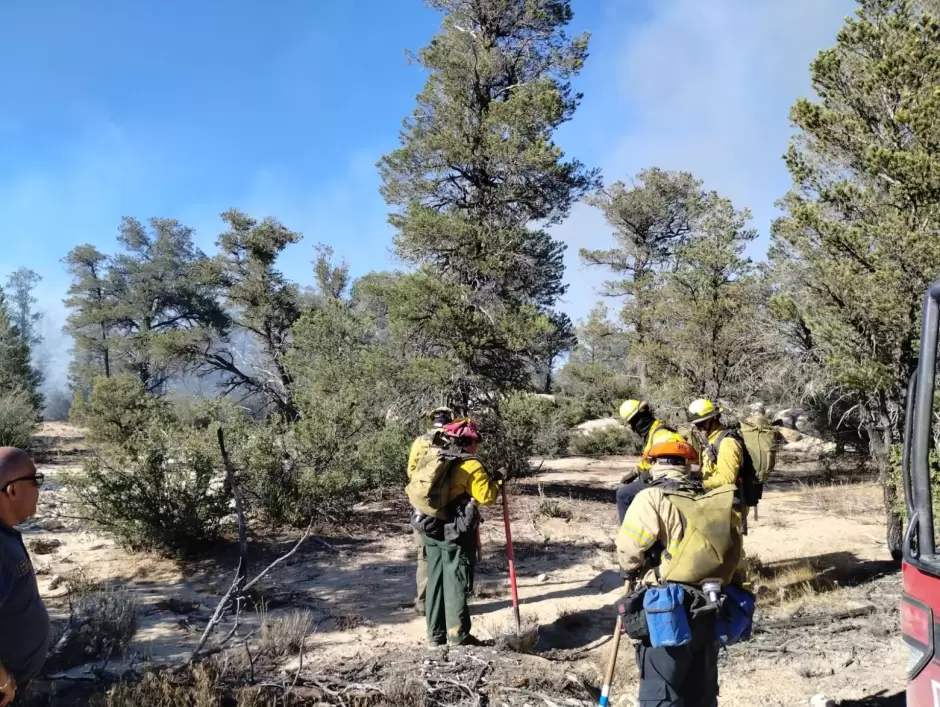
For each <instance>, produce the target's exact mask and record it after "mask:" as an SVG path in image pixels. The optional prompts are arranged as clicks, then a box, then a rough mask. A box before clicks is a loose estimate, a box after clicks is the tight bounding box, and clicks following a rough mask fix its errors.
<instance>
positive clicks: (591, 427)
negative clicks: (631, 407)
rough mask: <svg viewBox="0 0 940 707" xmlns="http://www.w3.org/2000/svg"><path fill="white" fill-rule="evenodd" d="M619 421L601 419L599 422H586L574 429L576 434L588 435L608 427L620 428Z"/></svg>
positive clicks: (611, 418) (610, 418)
mask: <svg viewBox="0 0 940 707" xmlns="http://www.w3.org/2000/svg"><path fill="white" fill-rule="evenodd" d="M620 426H621V424H620V420H618V419H616V418H613V417H603V418H601V419H600V420H588V421H586V422H582V423H581V424H580V425H578V426H577V427H575V429H576V430H577V431H578V434H582V435H589V434H591V433H592V432H594V431H595V430H602V429H606V428H608V427H620Z"/></svg>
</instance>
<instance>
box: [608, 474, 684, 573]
mask: <svg viewBox="0 0 940 707" xmlns="http://www.w3.org/2000/svg"><path fill="white" fill-rule="evenodd" d="M650 474H651V475H652V476H653V478H654V479H658V478H668V479H675V480H676V481H681V480H683V479H685V478H686V471H685V469H684V468H683V467H677V466H672V465H667V464H662V463H660V464H656V465H654V466H653V467H652V469H650ZM657 540H658V541H659V542H660V544H661V545H662V546H663V547H664V548H666V553H668V554H669V555H672V554H675V552H676V550H677V549H678V547H679V543H680V542H681V541H682V516H681V515H680V513H679V511H678V510H676V507H675V506H673V505H672V504H671V503H670V502H669V500H668V499H667V498H666V496H665V495H664V494H663V491H662V489H661V488H657V487H655V486H651V487H650V488H647V489H643V490H642V491H640V493H639V494H637V497H636V498H635V499H633V503H631V504H630V507H629V508H628V509H627V514H626V515H625V516H624V518H623V524H622V525H621V526H620V531H619V532H618V533H617V540H616V545H617V562H618V563H619V564H620V568H621V569H622V570H624V571H625V572H636V571H637V570H639V569H640V568H641V567H643V562H644V560H645V559H646V551H647V550H649V549H650V548H651V547H652V546H653V544H654V543H655V542H656V541H657ZM668 567H669V559H668V557H667V555H666V554H664V555H663V560H662V564H661V565H660V572H661V573H663V574H665V572H666V570H667V569H668ZM643 582H645V583H647V584H656V583H657V580H656V576H655V574H653V572H652V571H650V572H648V573H647V575H646V577H644V578H643Z"/></svg>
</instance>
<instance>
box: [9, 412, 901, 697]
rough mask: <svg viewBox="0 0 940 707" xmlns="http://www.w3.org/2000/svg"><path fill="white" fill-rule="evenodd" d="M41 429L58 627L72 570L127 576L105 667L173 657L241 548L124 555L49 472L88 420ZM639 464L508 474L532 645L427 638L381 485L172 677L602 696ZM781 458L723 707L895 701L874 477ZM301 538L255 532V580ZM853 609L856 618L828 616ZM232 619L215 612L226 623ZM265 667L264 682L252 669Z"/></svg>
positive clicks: (894, 635) (278, 686) (488, 616)
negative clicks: (202, 666) (629, 501)
mask: <svg viewBox="0 0 940 707" xmlns="http://www.w3.org/2000/svg"><path fill="white" fill-rule="evenodd" d="M45 432H46V436H47V437H48V438H50V439H55V440H57V441H54V442H49V443H48V449H49V450H51V451H50V454H51V457H49V459H51V461H49V460H48V459H45V458H44V461H43V465H42V470H43V471H44V472H45V473H46V474H47V478H48V479H49V482H48V484H47V488H45V489H44V491H43V493H42V499H41V503H40V512H39V516H38V517H37V518H36V519H35V520H33V521H31V522H30V523H28V524H27V525H26V527H25V528H24V536H25V537H26V539H27V542H33V541H39V542H41V543H43V544H44V547H45V548H47V549H48V550H49V551H48V552H46V553H45V554H38V553H37V554H35V555H34V561H35V563H36V566H37V568H38V572H39V575H40V577H39V579H40V583H41V591H42V593H43V595H44V597H45V598H46V600H47V602H48V603H49V606H50V609H51V610H52V613H53V615H54V617H55V618H56V620H57V621H59V622H60V623H64V622H65V620H66V618H67V617H68V611H69V593H70V590H69V587H70V586H72V585H73V584H75V583H77V582H89V583H96V584H98V585H100V586H102V587H112V588H120V589H121V590H122V591H124V592H125V593H126V594H127V595H129V596H130V597H132V598H133V600H134V602H135V603H136V605H137V617H136V627H137V628H136V632H135V633H134V635H133V637H132V638H131V640H130V642H129V643H128V644H127V646H126V647H125V648H122V651H121V655H114V656H111V657H110V658H109V659H108V663H107V666H106V668H107V670H106V672H111V673H112V674H119V673H120V672H121V671H124V670H127V669H129V668H133V669H134V670H137V671H139V670H140V669H141V668H156V667H158V666H174V665H179V664H180V663H181V662H183V661H185V660H186V658H187V657H188V655H189V653H190V652H191V651H192V650H193V648H194V647H195V646H196V644H197V643H198V641H199V636H200V634H201V632H202V630H203V629H204V628H205V626H206V624H207V622H208V621H209V618H210V616H211V613H212V611H213V609H214V607H215V605H216V604H217V603H218V601H219V598H220V597H221V596H222V594H224V593H225V591H226V589H227V588H228V586H229V585H230V584H231V579H232V572H233V569H234V566H235V563H236V561H235V557H236V553H235V550H234V548H223V549H222V550H220V552H218V553H217V554H216V555H214V556H212V557H208V558H205V559H203V560H199V561H193V562H187V563H179V562H173V561H169V560H165V559H161V558H158V557H153V556H147V555H141V554H134V553H129V552H126V551H124V550H122V549H121V548H118V547H116V546H115V544H114V543H113V542H112V541H110V540H109V539H107V538H105V537H103V536H101V535H100V534H98V533H95V532H91V531H89V530H88V529H87V526H86V524H85V523H84V522H83V521H82V520H81V519H80V518H77V517H75V512H74V511H73V510H71V509H70V507H69V505H68V496H67V489H63V488H61V487H59V486H58V485H57V483H56V478H57V475H58V472H59V471H60V470H61V469H62V468H68V467H73V466H75V465H77V464H79V463H80V461H81V455H82V454H84V453H85V452H84V451H83V449H82V444H81V434H80V432H79V431H77V430H75V429H74V428H70V427H68V426H65V425H56V426H47V428H46V430H45ZM62 440H65V441H64V442H63V441H62ZM60 446H61V449H63V451H61V452H55V450H56V449H59V448H60ZM632 463H634V460H630V459H627V458H615V459H587V458H571V459H562V460H556V461H548V462H545V463H544V465H543V467H542V471H541V473H540V474H539V475H537V476H535V477H533V478H529V479H523V480H519V481H516V482H513V483H512V484H511V487H510V493H509V504H510V511H511V516H512V519H513V536H514V540H515V551H516V560H517V571H518V573H519V593H520V599H521V602H522V614H523V617H524V620H525V621H527V622H530V623H532V624H535V625H537V627H538V635H537V640H536V642H535V645H534V648H533V653H532V654H530V655H521V654H518V653H512V652H507V651H500V650H497V649H496V648H495V647H490V648H471V649H455V650H451V651H443V652H441V651H432V650H429V649H427V648H426V647H425V633H426V631H425V623H424V619H423V618H422V617H419V616H417V615H416V614H415V613H414V611H413V609H412V602H413V599H414V592H415V587H414V568H415V555H416V547H415V542H414V538H413V536H412V534H411V530H410V528H409V527H408V525H407V508H406V503H405V500H404V498H403V495H395V494H386V495H385V497H384V498H377V499H375V500H373V501H370V502H367V503H362V504H360V505H359V506H357V508H356V510H355V513H353V514H352V515H351V516H350V517H348V518H342V519H336V521H337V522H335V523H332V524H331V525H329V526H323V527H320V528H316V532H319V533H320V535H321V536H322V538H323V540H324V541H325V544H322V543H318V542H314V541H308V542H307V543H306V544H305V545H304V546H303V547H302V548H301V549H300V550H299V551H298V552H297V553H296V554H295V555H294V556H292V557H291V558H290V559H289V560H287V561H286V562H285V563H283V565H281V566H279V567H278V568H277V569H276V570H275V571H274V572H272V574H271V575H270V577H269V578H268V579H267V580H265V581H264V582H263V583H262V587H261V589H260V591H259V592H257V601H256V603H255V605H254V606H253V607H251V608H250V609H249V610H246V611H245V612H244V613H243V616H242V617H241V622H242V625H241V627H240V629H239V630H240V632H241V633H240V635H241V634H244V635H248V634H251V635H252V638H251V641H250V642H249V645H250V646H252V648H251V651H254V653H251V654H250V659H249V656H245V655H244V653H245V651H244V650H240V656H236V655H234V654H223V655H220V656H218V659H217V660H216V661H214V662H213V665H214V666H215V667H214V668H213V670H215V673H213V674H212V675H209V674H208V673H201V675H202V677H199V678H198V679H197V676H195V675H194V674H189V673H179V672H177V673H175V677H174V678H173V679H174V680H176V681H177V683H174V684H182V685H185V686H189V687H192V689H196V688H195V687H193V686H194V685H196V684H197V683H198V681H199V680H203V682H204V683H206V681H208V683H206V684H211V685H213V686H214V685H216V682H218V681H219V680H221V681H222V683H223V684H224V685H227V686H228V687H227V688H226V691H225V694H227V695H228V697H227V698H226V699H228V700H236V701H234V702H231V701H229V702H226V701H224V700H223V702H222V703H221V704H259V705H260V704H282V703H284V700H285V695H286V699H287V700H288V701H290V700H294V702H292V704H302V703H307V704H330V705H333V704H336V705H340V704H345V705H385V704H388V705H392V704H394V705H416V706H417V705H444V704H447V705H463V704H467V705H470V704H491V705H498V704H507V705H523V704H531V705H539V704H559V705H561V704H566V705H579V704H584V705H589V704H595V703H596V697H597V694H596V692H597V690H598V689H599V686H600V682H601V673H602V670H603V666H604V664H605V661H606V659H607V655H608V651H609V650H610V646H611V644H610V640H609V638H608V636H609V634H610V632H611V631H612V629H613V625H614V619H615V616H616V614H615V609H614V606H615V603H616V601H617V599H618V598H619V597H620V594H621V586H622V585H621V581H620V578H619V573H618V572H617V569H616V562H615V558H614V544H613V540H614V537H615V534H616V531H617V527H616V525H617V520H616V519H617V516H616V507H615V505H614V491H615V489H616V487H617V485H618V483H619V479H620V477H621V476H622V475H623V473H624V472H625V471H626V470H627V468H629V466H630V465H631V464H632ZM783 466H784V469H782V470H781V471H780V473H779V474H778V475H777V477H776V478H775V479H774V482H773V483H772V484H771V485H770V487H769V488H768V490H767V492H766V494H765V499H764V501H763V502H762V503H761V506H760V513H759V518H758V519H757V520H752V521H751V523H750V532H749V535H748V537H747V539H746V549H747V552H748V555H749V556H750V558H751V560H752V563H753V565H754V569H755V572H754V574H755V582H756V584H757V586H758V588H759V592H760V612H759V621H758V628H757V630H756V632H755V635H754V638H753V640H752V641H751V642H749V643H746V644H742V645H739V646H734V647H732V649H730V650H728V651H727V652H723V654H722V658H721V661H722V663H721V695H722V696H721V701H720V704H722V705H729V706H736V707H745V706H747V707H754V706H755V705H767V706H777V705H781V706H782V705H806V704H809V700H810V697H812V696H813V695H815V694H818V693H825V694H826V695H827V696H828V697H829V698H831V699H833V700H836V701H837V704H845V705H852V704H854V705H865V704H867V705H878V704H882V705H891V704H903V702H896V701H895V702H892V700H896V699H897V697H896V695H899V694H900V693H901V692H902V691H903V688H904V670H905V665H904V662H905V654H904V651H903V648H902V644H901V642H900V638H899V629H898V617H897V608H898V600H899V596H900V579H899V573H898V568H897V567H896V566H895V565H894V564H893V563H892V562H890V559H889V557H888V553H887V550H886V547H885V543H884V539H883V536H884V528H883V518H882V512H881V506H880V491H879V490H878V488H877V487H876V486H875V485H874V484H873V483H872V482H871V480H870V479H867V478H863V479H859V478H858V476H857V475H851V474H847V475H845V476H844V477H839V476H838V475H837V476H836V477H835V481H834V482H833V481H832V479H833V477H832V476H831V475H830V476H829V477H828V478H829V480H828V481H827V480H826V477H825V475H824V474H823V473H822V471H821V470H820V469H819V468H818V465H814V464H813V463H812V462H809V461H806V460H803V461H800V462H798V463H797V462H794V463H792V464H791V463H789V462H788V463H784V464H783ZM484 518H485V520H484V524H483V526H482V539H483V552H482V561H481V563H480V565H479V566H478V568H477V577H476V592H475V596H474V598H473V600H472V612H473V625H474V629H473V630H474V634H475V635H477V636H478V637H479V638H481V639H484V640H490V641H495V640H496V639H498V638H499V637H501V636H504V635H505V634H506V633H507V632H508V631H511V630H512V625H513V619H512V604H511V599H510V592H509V586H508V574H507V561H506V554H505V536H504V531H503V523H502V508H501V505H500V503H499V502H497V504H496V505H495V506H493V507H491V508H488V509H486V511H485V513H484ZM297 538H298V534H297V533H284V534H282V535H279V536H275V537H253V538H252V546H251V553H252V554H251V558H252V559H251V561H252V567H251V568H249V574H251V572H252V571H253V570H257V569H260V568H261V567H264V566H265V565H266V564H267V563H268V562H270V560H271V559H273V558H274V557H277V556H278V555H280V554H283V553H284V552H285V551H286V548H288V547H289V546H290V545H291V544H293V543H294V542H296V540H297ZM56 543H58V544H56ZM851 610H858V611H857V615H845V617H844V618H841V619H839V620H836V621H834V622H833V621H831V620H829V619H828V618H827V617H830V616H833V615H842V614H845V612H846V611H851ZM230 628H231V617H227V618H226V619H225V621H224V622H223V624H222V625H220V627H219V632H220V633H222V634H224V633H226V632H227V631H228V630H229V629H230ZM301 654H302V655H303V660H302V664H301V661H300V655H301ZM92 668H95V669H99V670H100V669H101V662H100V661H99V662H97V663H93V664H86V665H84V666H79V667H76V668H72V669H71V670H70V671H69V672H68V676H69V677H70V678H72V680H71V681H69V682H67V683H62V682H59V683H57V685H58V687H57V688H56V689H57V690H59V691H60V692H61V690H62V689H65V690H66V692H68V691H69V690H71V691H72V692H71V693H69V694H70V695H72V697H69V698H68V699H73V698H74V695H76V694H78V693H76V692H75V691H76V690H79V689H80V688H79V687H76V685H79V686H80V685H82V684H84V683H80V682H79V683H76V680H75V678H81V679H88V680H87V681H88V682H91V680H90V678H91V677H93V675H92V673H90V672H89V671H90V670H91V669H92ZM265 670H266V671H269V676H268V677H265V678H264V679H261V678H260V677H259V676H260V675H261V674H262V673H263V671H265ZM252 677H254V678H255V679H254V681H252V680H251V678H252ZM636 680H637V671H636V667H635V665H634V662H633V656H632V650H631V649H630V646H629V642H628V641H626V639H625V641H624V643H623V644H622V645H621V655H620V658H619V661H618V674H617V679H616V683H615V688H614V700H613V702H612V703H613V704H614V705H631V704H633V702H632V699H633V695H635V694H636ZM252 682H254V683H255V684H249V683H252ZM262 682H267V683H269V684H268V686H267V687H263V686H261V685H260V683H262ZM63 685H64V686H65V687H62V686H63ZM40 687H41V688H46V689H47V688H48V683H47V684H45V685H41V686H40ZM161 689H163V688H161ZM166 689H167V690H169V689H170V688H169V687H167V688H166ZM174 689H175V688H174ZM180 689H182V688H180ZM187 689H188V688H187ZM206 689H209V688H206ZM212 690H216V687H212V689H211V690H210V692H211V691H212ZM212 694H217V693H215V692H213V693H212ZM251 695H253V696H251ZM249 697H250V699H251V700H257V701H248V700H249ZM139 698H140V696H139V695H138V696H137V698H135V699H139ZM37 699H44V698H37ZM63 699H65V698H64V697H63ZM75 699H77V698H75ZM81 699H86V697H82V698H81ZM148 699H149V698H148ZM161 699H163V698H161ZM901 699H902V700H903V698H901ZM479 700H483V701H479ZM546 700H548V701H549V702H546ZM879 700H880V701H879ZM86 703H87V700H86V701H85V702H81V701H79V702H68V701H60V702H58V703H56V704H86ZM35 704H45V703H44V702H36V703H35ZM113 704H121V703H117V702H114V703H113ZM154 704H161V703H159V702H154ZM166 704H172V702H167V703H166ZM194 704H195V703H194ZM198 704H202V703H198ZM206 704H210V703H208V702H207V703H206Z"/></svg>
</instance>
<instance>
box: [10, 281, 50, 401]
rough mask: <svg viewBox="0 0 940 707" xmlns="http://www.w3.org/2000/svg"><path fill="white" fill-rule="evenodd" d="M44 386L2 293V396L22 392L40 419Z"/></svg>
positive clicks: (27, 345) (26, 343)
mask: <svg viewBox="0 0 940 707" xmlns="http://www.w3.org/2000/svg"><path fill="white" fill-rule="evenodd" d="M41 384H42V376H41V375H40V374H39V371H37V370H36V369H35V368H33V365H32V363H31V362H30V350H29V342H28V341H27V340H26V339H25V338H24V337H23V336H22V334H21V333H20V330H19V329H18V328H17V326H16V325H15V324H14V323H13V318H12V317H11V316H10V310H9V306H8V304H7V299H6V296H5V295H4V293H3V291H2V290H0V395H2V394H10V393H13V392H14V391H19V392H22V393H23V394H25V395H26V396H27V398H28V399H29V402H30V404H31V405H32V408H33V412H34V414H36V415H38V414H39V411H40V410H41V409H42V404H43V396H42V394H41V393H40V392H39V387H40V385H41Z"/></svg>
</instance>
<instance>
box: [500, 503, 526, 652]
mask: <svg viewBox="0 0 940 707" xmlns="http://www.w3.org/2000/svg"><path fill="white" fill-rule="evenodd" d="M503 523H504V524H505V526H506V556H507V557H508V558H509V586H510V588H511V589H512V610H513V613H514V614H515V617H516V635H519V634H521V633H522V622H521V621H520V619H519V587H518V586H516V556H515V554H514V553H513V551H512V530H511V529H510V527H509V502H508V500H507V499H506V487H505V486H503Z"/></svg>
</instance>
